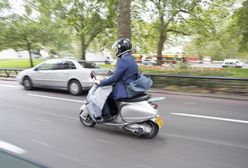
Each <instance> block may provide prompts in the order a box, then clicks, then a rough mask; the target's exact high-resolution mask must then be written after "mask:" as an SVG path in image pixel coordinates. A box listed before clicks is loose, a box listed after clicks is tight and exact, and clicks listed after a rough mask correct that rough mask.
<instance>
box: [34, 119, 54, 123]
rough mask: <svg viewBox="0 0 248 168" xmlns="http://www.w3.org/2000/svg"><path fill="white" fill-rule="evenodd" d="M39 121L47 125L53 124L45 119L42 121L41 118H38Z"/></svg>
mask: <svg viewBox="0 0 248 168" xmlns="http://www.w3.org/2000/svg"><path fill="white" fill-rule="evenodd" d="M37 120H38V121H40V122H43V123H46V124H48V123H51V121H48V120H44V119H41V118H38V119H37Z"/></svg>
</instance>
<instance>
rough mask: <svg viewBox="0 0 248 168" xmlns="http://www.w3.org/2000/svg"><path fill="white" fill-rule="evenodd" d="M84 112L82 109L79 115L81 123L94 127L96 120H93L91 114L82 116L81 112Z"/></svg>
mask: <svg viewBox="0 0 248 168" xmlns="http://www.w3.org/2000/svg"><path fill="white" fill-rule="evenodd" d="M83 112H84V111H81V112H80V115H79V118H80V121H81V123H82V124H83V125H84V126H86V127H94V126H95V125H96V122H95V121H94V120H92V118H91V116H90V115H89V114H88V115H87V116H86V117H84V116H82V115H81V114H82V113H83Z"/></svg>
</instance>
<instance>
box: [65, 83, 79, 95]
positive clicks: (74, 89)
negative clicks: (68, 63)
mask: <svg viewBox="0 0 248 168" xmlns="http://www.w3.org/2000/svg"><path fill="white" fill-rule="evenodd" d="M68 90H69V92H70V93H71V94H72V95H74V96H78V95H80V94H81V93H82V86H81V84H80V83H79V81H77V80H72V81H70V82H69V85H68Z"/></svg>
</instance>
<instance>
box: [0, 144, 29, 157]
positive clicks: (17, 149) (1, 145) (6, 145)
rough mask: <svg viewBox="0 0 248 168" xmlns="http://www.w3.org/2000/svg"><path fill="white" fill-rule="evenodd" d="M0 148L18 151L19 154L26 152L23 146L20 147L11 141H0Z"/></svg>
mask: <svg viewBox="0 0 248 168" xmlns="http://www.w3.org/2000/svg"><path fill="white" fill-rule="evenodd" d="M0 149H4V150H7V151H10V152H14V153H17V154H23V153H25V152H26V151H25V150H24V149H22V148H19V147H17V146H15V145H12V144H10V143H7V142H3V141H0Z"/></svg>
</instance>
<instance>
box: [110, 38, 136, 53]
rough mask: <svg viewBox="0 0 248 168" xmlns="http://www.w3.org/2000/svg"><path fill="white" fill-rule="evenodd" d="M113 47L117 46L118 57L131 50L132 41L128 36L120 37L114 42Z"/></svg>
mask: <svg viewBox="0 0 248 168" xmlns="http://www.w3.org/2000/svg"><path fill="white" fill-rule="evenodd" d="M112 48H115V50H116V56H117V57H118V56H121V55H122V54H124V53H126V52H128V51H131V49H132V43H131V41H130V40H129V39H128V38H120V39H119V40H117V41H116V42H115V43H114V44H113V46H112Z"/></svg>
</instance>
